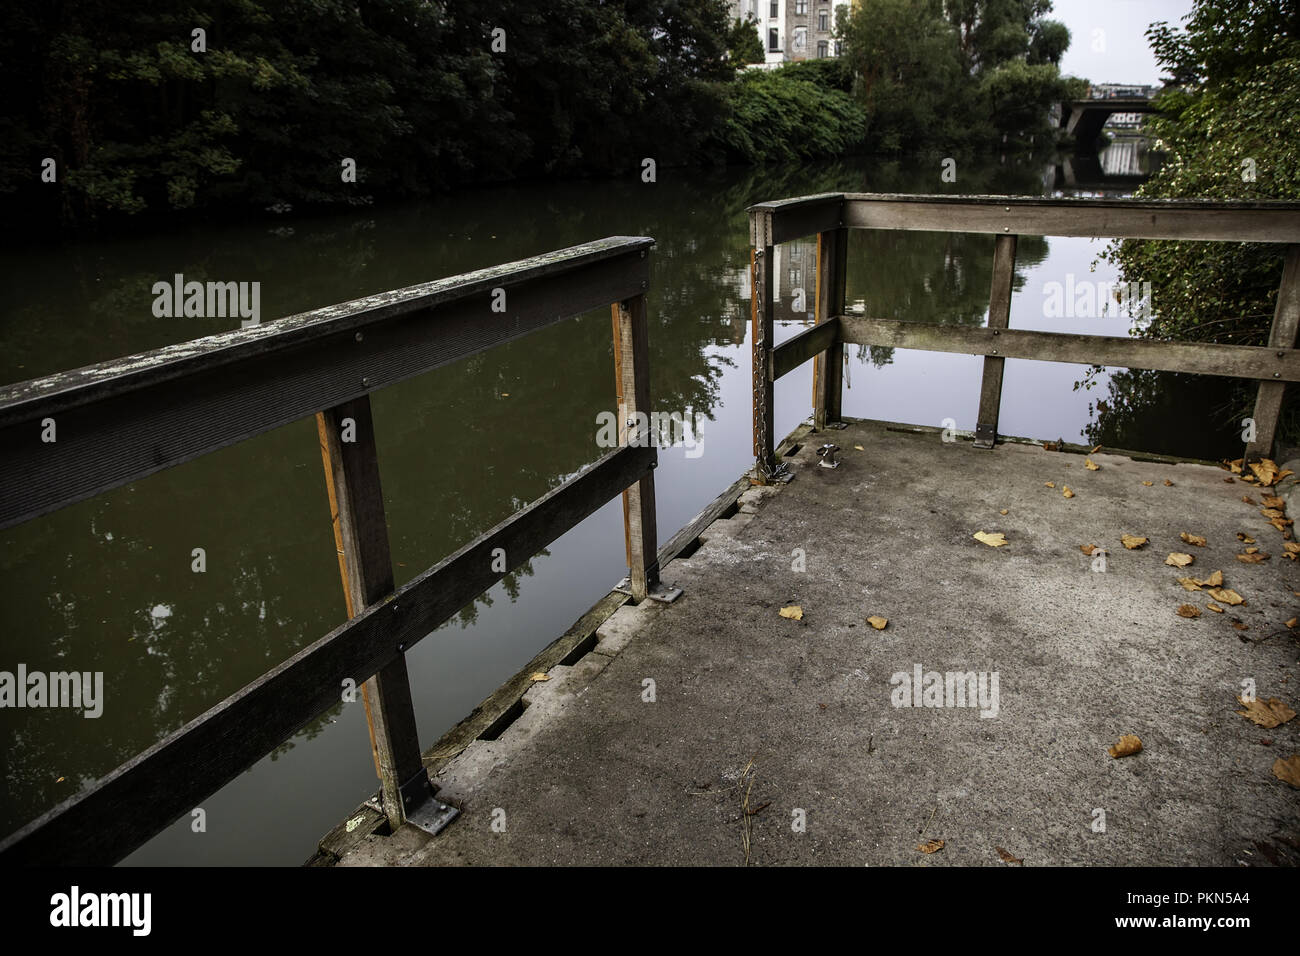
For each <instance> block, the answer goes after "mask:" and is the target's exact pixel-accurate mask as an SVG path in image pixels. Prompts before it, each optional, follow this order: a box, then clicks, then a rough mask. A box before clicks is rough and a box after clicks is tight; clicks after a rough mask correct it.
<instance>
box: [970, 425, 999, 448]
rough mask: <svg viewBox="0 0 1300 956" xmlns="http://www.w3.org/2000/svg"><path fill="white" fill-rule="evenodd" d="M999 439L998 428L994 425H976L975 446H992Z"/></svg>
mask: <svg viewBox="0 0 1300 956" xmlns="http://www.w3.org/2000/svg"><path fill="white" fill-rule="evenodd" d="M996 440H997V428H995V427H994V426H993V425H976V426H975V447H976V448H992V447H993V444H994V442H995V441H996Z"/></svg>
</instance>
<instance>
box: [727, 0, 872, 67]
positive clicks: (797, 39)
mask: <svg viewBox="0 0 1300 956" xmlns="http://www.w3.org/2000/svg"><path fill="white" fill-rule="evenodd" d="M848 6H849V4H848V3H844V2H835V0H732V2H731V13H732V16H733V17H735V18H736V19H737V20H745V19H747V18H752V19H754V20H755V21H756V26H755V29H757V30H758V38H759V40H760V41H761V42H762V44H763V51H764V54H765V59H764V62H763V64H762V65H763V66H764V67H765V68H767V69H773V68H775V67H778V66H780V65H781V64H782V63H794V62H797V61H799V60H815V59H818V58H825V57H832V56H839V55H840V52H841V50H840V44H839V41H837V40H836V39H835V36H834V33H835V11H836V10H837V9H840V8H844V9H846V10H847V9H848Z"/></svg>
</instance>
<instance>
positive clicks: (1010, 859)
mask: <svg viewBox="0 0 1300 956" xmlns="http://www.w3.org/2000/svg"><path fill="white" fill-rule="evenodd" d="M993 849H995V850H997V851H998V856H999V857H1000V858H1001V860H1002V862H1003V863H1018V864H1021V865H1023V864H1024V862H1025V861H1024V860H1019V859H1016V857H1014V856H1012V855H1011V854H1010V853H1008V852H1007V851H1006V850H1004V849H1002V847H1000V846H995V847H994V848H993Z"/></svg>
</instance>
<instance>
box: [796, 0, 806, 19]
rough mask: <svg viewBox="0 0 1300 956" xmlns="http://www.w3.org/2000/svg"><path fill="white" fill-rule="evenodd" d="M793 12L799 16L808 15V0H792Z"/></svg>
mask: <svg viewBox="0 0 1300 956" xmlns="http://www.w3.org/2000/svg"><path fill="white" fill-rule="evenodd" d="M794 12H795V14H796V15H798V16H801V17H806V16H808V0H794Z"/></svg>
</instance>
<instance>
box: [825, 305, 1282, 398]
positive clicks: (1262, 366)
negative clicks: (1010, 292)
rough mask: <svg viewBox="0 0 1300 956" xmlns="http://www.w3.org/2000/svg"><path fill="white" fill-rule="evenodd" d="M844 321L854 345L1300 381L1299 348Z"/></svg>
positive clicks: (851, 318) (845, 331)
mask: <svg viewBox="0 0 1300 956" xmlns="http://www.w3.org/2000/svg"><path fill="white" fill-rule="evenodd" d="M839 320H840V329H841V333H840V334H841V337H842V339H843V341H844V342H847V343H850V344H852V345H884V346H892V347H894V348H900V349H920V350H924V351H930V352H961V353H965V354H973V355H991V356H1000V357H1002V358H1018V359H1034V360H1037V361H1041V362H1072V363H1076V364H1079V365H1110V366H1117V367H1122V368H1143V369H1155V370H1158V371H1162V372H1191V373H1195V374H1200V375H1222V376H1225V377H1228V378H1249V379H1257V380H1259V381H1270V382H1272V381H1277V382H1296V381H1300V349H1272V348H1265V347H1263V346H1256V345H1218V344H1215V343H1212V342H1156V341H1152V340H1150V339H1130V338H1122V337H1117V336H1106V335H1076V334H1074V333H1066V332H1035V331H1030V330H1027V329H989V328H983V327H973V326H966V325H946V324H945V325H938V324H934V323H930V322H900V321H897V320H895V319H869V318H864V317H862V316H858V315H843V316H840V317H839Z"/></svg>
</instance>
